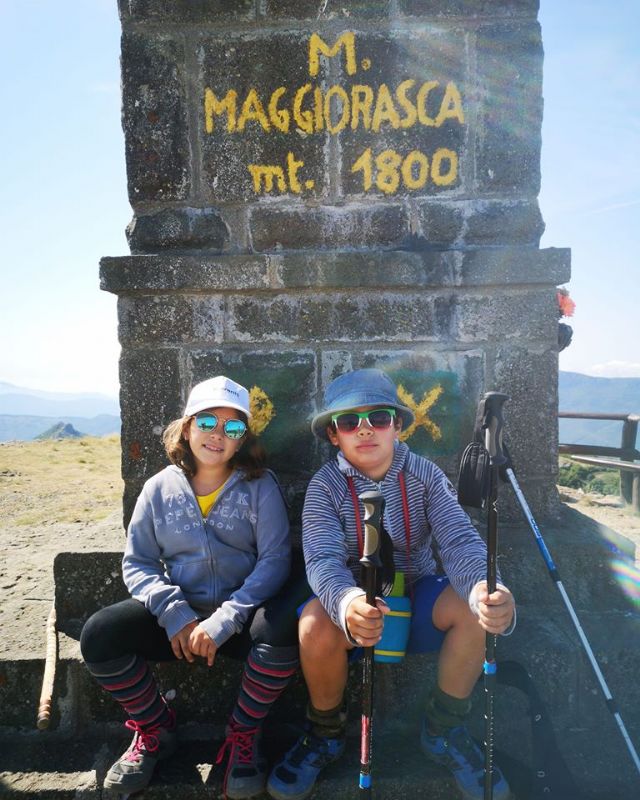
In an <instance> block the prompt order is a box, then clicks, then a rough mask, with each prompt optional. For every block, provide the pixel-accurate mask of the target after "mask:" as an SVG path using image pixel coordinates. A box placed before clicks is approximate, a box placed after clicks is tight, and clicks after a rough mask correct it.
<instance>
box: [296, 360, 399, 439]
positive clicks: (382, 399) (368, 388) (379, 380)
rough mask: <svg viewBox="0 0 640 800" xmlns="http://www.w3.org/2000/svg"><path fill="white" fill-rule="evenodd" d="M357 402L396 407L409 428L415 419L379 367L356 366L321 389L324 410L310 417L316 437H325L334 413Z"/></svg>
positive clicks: (393, 385) (359, 403)
mask: <svg viewBox="0 0 640 800" xmlns="http://www.w3.org/2000/svg"><path fill="white" fill-rule="evenodd" d="M359 406H384V407H385V408H395V409H396V411H397V413H398V416H399V417H400V419H401V420H402V427H403V428H408V427H409V425H411V423H412V422H413V420H414V415H413V411H411V409H410V408H407V406H403V405H402V403H401V402H400V400H399V399H398V390H397V389H396V386H395V384H394V383H393V381H392V380H391V378H389V376H388V375H386V374H385V373H384V372H383V371H382V370H380V369H356V370H354V371H353V372H347V373H345V374H344V375H340V377H338V378H336V379H335V380H333V381H331V383H330V384H329V385H328V386H327V388H326V389H325V392H324V411H321V412H320V413H319V414H316V416H315V417H314V418H313V420H312V422H311V430H312V431H313V433H314V434H315V435H316V436H317V437H318V438H319V439H325V440H328V439H327V430H326V429H327V425H329V424H330V423H331V417H332V415H333V414H337V413H338V412H340V411H350V410H351V409H352V408H358V407H359Z"/></svg>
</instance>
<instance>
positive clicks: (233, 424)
mask: <svg viewBox="0 0 640 800" xmlns="http://www.w3.org/2000/svg"><path fill="white" fill-rule="evenodd" d="M194 419H195V421H196V425H197V427H198V430H200V431H203V432H204V433H211V432H212V431H215V429H216V428H217V427H218V421H219V420H218V417H216V415H215V414H212V413H211V412H210V411H200V413H199V414H196V415H195V417H194ZM222 430H223V431H224V435H225V436H226V437H227V439H242V437H243V436H244V435H245V433H246V432H247V423H246V422H244V421H243V420H241V419H226V420H225V421H224V424H223V426H222Z"/></svg>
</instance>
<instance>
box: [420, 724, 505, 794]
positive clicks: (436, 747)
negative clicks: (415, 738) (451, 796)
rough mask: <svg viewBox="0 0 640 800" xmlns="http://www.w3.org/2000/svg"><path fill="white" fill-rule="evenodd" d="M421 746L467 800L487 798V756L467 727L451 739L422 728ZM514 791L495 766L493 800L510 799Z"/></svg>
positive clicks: (453, 730)
mask: <svg viewBox="0 0 640 800" xmlns="http://www.w3.org/2000/svg"><path fill="white" fill-rule="evenodd" d="M420 746H421V747H422V750H423V752H424V753H425V755H426V756H427V757H428V758H429V759H430V760H431V761H435V762H436V763H437V764H441V765H442V766H443V767H446V768H447V769H448V770H450V771H451V773H452V774H453V777H454V778H455V781H456V783H457V784H458V789H459V790H460V792H461V794H462V796H463V797H464V798H465V800H482V799H483V797H484V755H483V753H482V751H481V750H480V748H479V747H478V745H477V744H476V743H475V742H474V741H473V739H472V738H471V736H470V735H469V731H468V730H467V729H466V727H465V726H464V725H461V726H459V727H457V728H452V729H451V730H450V731H449V735H448V736H431V735H430V734H429V733H428V731H427V726H426V723H423V725H422V732H421V734H420ZM510 797H511V792H510V791H509V784H508V783H507V782H506V780H505V779H504V776H503V775H502V773H501V772H500V770H499V769H498V768H497V766H496V765H495V764H494V765H493V798H494V800H509V798H510Z"/></svg>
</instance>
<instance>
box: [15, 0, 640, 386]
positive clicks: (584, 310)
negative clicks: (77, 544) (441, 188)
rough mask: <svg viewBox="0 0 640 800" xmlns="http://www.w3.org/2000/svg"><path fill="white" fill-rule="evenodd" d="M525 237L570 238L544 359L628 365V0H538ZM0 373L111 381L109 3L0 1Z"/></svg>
mask: <svg viewBox="0 0 640 800" xmlns="http://www.w3.org/2000/svg"><path fill="white" fill-rule="evenodd" d="M540 6H541V7H540V15H539V19H540V22H541V25H542V37H543V43H544V48H545V62H544V88H543V94H544V104H545V105H544V122H543V129H542V137H543V144H542V190H541V192H540V196H539V200H540V206H541V210H542V215H543V217H544V220H545V222H546V231H545V234H544V237H543V239H542V242H541V247H571V249H572V279H571V281H570V282H569V283H568V284H567V287H568V289H569V291H570V292H571V296H572V298H573V299H574V301H575V302H576V311H575V315H574V316H573V317H572V318H571V319H570V320H565V322H568V323H569V324H571V326H572V327H573V329H574V336H573V342H572V343H571V345H570V346H569V347H568V348H567V349H566V350H564V351H563V352H562V353H561V354H560V369H562V370H570V371H574V372H582V373H585V374H590V375H603V376H612V377H614V376H620V377H634V376H636V377H638V376H640V352H639V350H638V341H639V340H640V335H639V334H640V322H639V321H638V318H639V316H640V315H639V312H638V308H639V306H640V280H639V278H640V271H639V270H638V264H637V261H638V252H639V250H640V158H639V157H638V153H639V152H640V147H639V145H640V141H639V139H640V136H639V134H640V48H639V47H638V46H637V31H638V29H639V27H640V3H638V2H637V0H617V1H616V2H615V3H609V2H606V0H597V1H596V0H541V4H540ZM0 30H1V31H2V33H3V36H2V47H0V70H1V71H0V75H1V76H2V77H1V78H0V101H1V103H2V105H1V107H2V108H3V109H4V114H3V120H2V125H1V126H0V143H1V146H0V169H1V176H2V177H1V180H0V236H1V241H2V259H1V260H0V276H1V279H2V291H1V292H0V337H1V338H0V341H1V342H2V347H1V348H0V381H6V382H9V383H13V384H16V385H19V386H26V387H29V388H32V389H41V390H48V391H63V392H102V393H105V394H109V395H116V394H117V392H118V356H119V345H118V342H117V311H116V297H115V296H114V295H111V294H108V293H106V292H102V291H100V289H99V278H98V262H99V260H100V258H101V257H102V256H105V255H109V256H118V255H125V254H127V253H128V247H127V242H126V237H125V234H124V229H125V227H126V225H127V223H128V222H129V220H130V219H131V208H130V206H129V203H128V200H127V191H126V173H125V162H124V138H123V134H122V128H121V125H120V66H119V48H120V23H119V20H118V14H117V3H116V0H0Z"/></svg>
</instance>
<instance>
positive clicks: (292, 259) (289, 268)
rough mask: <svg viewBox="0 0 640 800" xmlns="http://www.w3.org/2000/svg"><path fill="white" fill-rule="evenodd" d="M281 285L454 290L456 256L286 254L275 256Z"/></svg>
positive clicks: (402, 253)
mask: <svg viewBox="0 0 640 800" xmlns="http://www.w3.org/2000/svg"><path fill="white" fill-rule="evenodd" d="M271 262H272V264H273V265H274V268H275V275H276V281H277V285H278V286H279V287H282V288H287V289H293V288H315V289H321V288H322V289H327V288H336V289H343V288H348V287H353V288H363V289H371V288H374V287H377V288H383V289H389V288H392V287H394V288H402V287H404V288H411V289H414V288H416V287H426V286H453V285H454V282H455V277H454V275H455V273H456V272H457V270H456V258H455V255H454V254H453V253H450V252H449V253H443V252H435V251H430V252H425V253H408V252H405V251H396V250H389V251H384V252H379V251H378V252H376V251H369V252H366V253H340V252H331V251H329V252H326V253H322V254H320V253H317V252H316V253H286V254H283V255H274V256H272V257H271Z"/></svg>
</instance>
